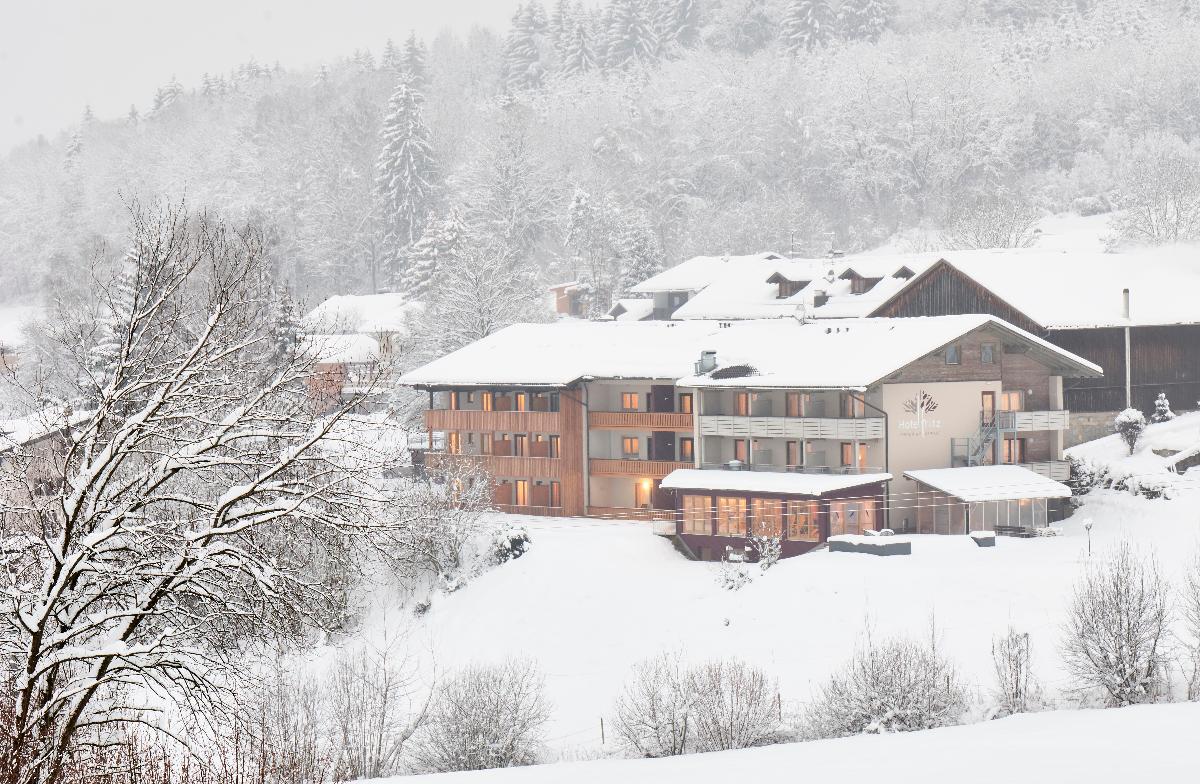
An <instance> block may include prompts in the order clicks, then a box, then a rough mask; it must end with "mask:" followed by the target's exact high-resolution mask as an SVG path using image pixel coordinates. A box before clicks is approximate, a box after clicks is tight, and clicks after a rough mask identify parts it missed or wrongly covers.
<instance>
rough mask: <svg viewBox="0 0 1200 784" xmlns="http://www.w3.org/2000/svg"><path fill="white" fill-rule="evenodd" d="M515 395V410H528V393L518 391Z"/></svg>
mask: <svg viewBox="0 0 1200 784" xmlns="http://www.w3.org/2000/svg"><path fill="white" fill-rule="evenodd" d="M515 397H516V402H517V405H516V410H517V411H528V410H529V395H528V394H526V393H524V392H518V393H517V394H516V396H515Z"/></svg>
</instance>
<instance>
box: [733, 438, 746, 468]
mask: <svg viewBox="0 0 1200 784" xmlns="http://www.w3.org/2000/svg"><path fill="white" fill-rule="evenodd" d="M733 459H734V460H737V461H739V462H742V463H745V462H746V440H745V439H744V438H739V439H738V440H737V441H734V442H733Z"/></svg>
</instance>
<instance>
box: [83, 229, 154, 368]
mask: <svg viewBox="0 0 1200 784" xmlns="http://www.w3.org/2000/svg"><path fill="white" fill-rule="evenodd" d="M143 258H144V257H143V254H142V251H141V248H139V247H136V246H135V247H133V248H130V249H129V251H128V252H127V253H126V254H125V256H124V258H123V259H122V260H121V266H120V268H119V270H118V271H117V274H116V276H115V277H114V278H113V280H112V281H111V282H110V283H109V285H108V288H107V290H105V291H104V292H103V294H104V296H103V297H101V311H100V314H99V318H97V320H96V333H95V338H96V339H95V343H94V344H93V346H92V348H91V350H90V352H89V354H90V356H89V360H90V363H89V364H90V366H91V367H90V370H91V372H92V380H93V382H94V386H95V388H96V389H97V390H99V389H103V388H104V386H105V384H107V383H108V382H109V381H111V380H112V374H113V372H114V371H115V370H116V368H117V367H118V365H119V364H120V363H121V359H122V357H121V353H122V351H123V349H124V346H125V342H126V338H127V336H128V332H129V328H130V321H131V319H132V318H133V311H134V308H135V307H136V304H137V300H138V292H139V288H140V287H141V283H142V281H141V280H140V276H141V270H142V264H143ZM89 386H91V385H89Z"/></svg>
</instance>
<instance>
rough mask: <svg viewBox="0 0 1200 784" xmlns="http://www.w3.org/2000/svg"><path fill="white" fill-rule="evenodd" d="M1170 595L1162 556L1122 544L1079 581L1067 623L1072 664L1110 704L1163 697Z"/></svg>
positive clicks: (1066, 648) (1066, 649)
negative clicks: (1160, 560) (1160, 566)
mask: <svg viewBox="0 0 1200 784" xmlns="http://www.w3.org/2000/svg"><path fill="white" fill-rule="evenodd" d="M1169 595H1170V588H1169V586H1168V585H1167V583H1166V581H1164V580H1163V578H1162V575H1161V574H1160V573H1159V569H1158V562H1157V561H1156V560H1155V559H1154V558H1152V557H1147V556H1144V555H1141V554H1139V553H1138V552H1137V551H1136V550H1134V548H1133V546H1132V545H1130V544H1129V543H1128V542H1122V543H1121V544H1119V545H1118V546H1117V548H1116V549H1115V550H1114V551H1113V552H1112V553H1111V554H1110V555H1109V556H1108V557H1107V558H1105V559H1104V560H1103V561H1102V562H1100V563H1099V564H1097V565H1095V566H1092V567H1091V568H1090V569H1088V571H1087V572H1086V574H1085V575H1084V577H1083V579H1082V580H1081V581H1080V582H1079V584H1078V585H1077V586H1076V587H1075V595H1074V596H1073V597H1072V599H1071V604H1070V607H1069V608H1068V610H1067V621H1066V624H1065V627H1064V629H1063V633H1064V639H1063V643H1062V654H1063V660H1064V662H1065V664H1066V666H1067V670H1068V671H1069V672H1070V673H1071V674H1072V675H1073V676H1074V677H1075V679H1076V680H1077V681H1078V683H1079V684H1080V685H1081V686H1083V687H1085V688H1091V689H1095V690H1097V691H1099V692H1100V693H1101V695H1102V696H1103V698H1104V700H1105V702H1107V703H1108V704H1109V705H1117V706H1120V705H1132V704H1135V703H1140V702H1152V701H1154V700H1156V699H1158V698H1159V697H1160V696H1161V695H1162V689H1163V686H1164V684H1165V678H1166V674H1167V669H1166V668H1167V655H1168V650H1167V647H1168V633H1169V629H1168V627H1169V623H1170V612H1169V609H1168V604H1167V603H1168V599H1169Z"/></svg>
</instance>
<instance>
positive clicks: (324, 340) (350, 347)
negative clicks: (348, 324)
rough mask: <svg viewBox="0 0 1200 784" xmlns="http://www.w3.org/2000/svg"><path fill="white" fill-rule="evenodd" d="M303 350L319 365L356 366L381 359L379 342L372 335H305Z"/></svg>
mask: <svg viewBox="0 0 1200 784" xmlns="http://www.w3.org/2000/svg"><path fill="white" fill-rule="evenodd" d="M301 350H302V351H303V353H304V354H305V356H307V357H309V358H310V359H312V360H313V361H314V362H316V363H318V364H329V365H340V364H356V363H367V362H374V361H376V360H378V359H379V341H377V340H375V338H373V337H371V336H370V335H305V336H304V341H303V344H302V346H301Z"/></svg>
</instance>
